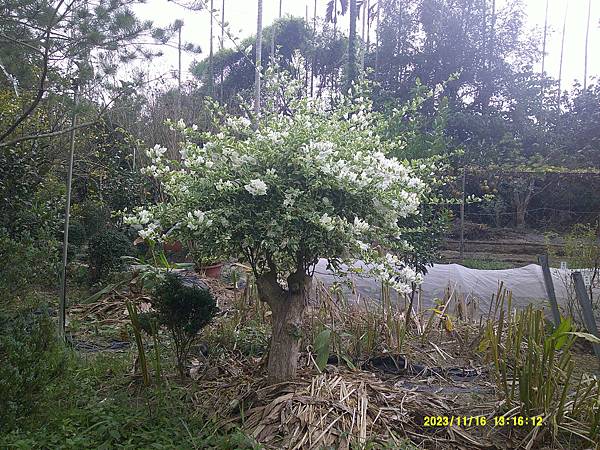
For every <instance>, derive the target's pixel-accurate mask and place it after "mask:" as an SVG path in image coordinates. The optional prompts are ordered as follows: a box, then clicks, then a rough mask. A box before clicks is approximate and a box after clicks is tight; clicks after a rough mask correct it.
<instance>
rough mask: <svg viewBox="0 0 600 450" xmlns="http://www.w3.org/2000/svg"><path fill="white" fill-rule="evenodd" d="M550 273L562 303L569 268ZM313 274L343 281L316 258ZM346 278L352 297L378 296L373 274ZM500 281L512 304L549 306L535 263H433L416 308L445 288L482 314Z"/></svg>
mask: <svg viewBox="0 0 600 450" xmlns="http://www.w3.org/2000/svg"><path fill="white" fill-rule="evenodd" d="M353 267H355V268H361V269H363V271H365V272H367V271H368V266H366V265H365V264H364V263H363V262H361V261H358V262H357V263H356V264H355V265H354V266H353ZM551 273H552V278H553V282H554V290H555V292H556V297H557V301H558V303H559V304H562V305H564V304H566V302H567V299H568V291H567V288H566V284H567V282H568V280H569V277H570V271H569V270H561V269H551ZM315 277H316V278H317V279H320V280H321V281H322V282H324V283H325V284H326V285H331V284H333V283H334V282H340V283H344V278H343V277H342V278H341V277H339V276H335V275H334V274H333V273H332V272H331V271H330V270H327V261H326V260H320V261H319V263H318V264H317V266H316V268H315ZM347 281H350V282H351V283H352V284H353V285H354V289H350V288H344V290H345V292H346V294H347V295H349V296H350V298H351V299H353V300H358V299H359V298H360V297H367V298H371V299H379V298H380V296H381V283H380V282H379V281H377V280H376V279H374V278H373V277H370V276H367V275H359V274H354V273H352V274H351V275H349V276H348V280H347ZM500 282H503V285H504V287H506V288H507V289H509V290H510V291H511V292H512V299H513V305H514V306H519V307H525V306H527V305H529V304H532V303H533V304H536V305H537V306H540V307H541V306H549V303H548V297H547V294H546V287H545V285H544V278H543V276H542V268H541V266H539V265H537V264H530V265H528V266H524V267H520V268H516V269H507V270H478V269H470V268H468V267H464V266H461V265H460V264H434V266H433V267H431V268H429V271H428V273H427V274H426V275H425V277H424V281H423V284H422V285H421V289H420V291H421V292H420V298H419V302H420V307H421V308H427V307H430V306H433V305H434V303H435V299H441V298H444V295H445V291H446V290H447V289H448V288H449V289H450V291H451V292H452V293H453V294H456V295H457V296H459V297H460V296H462V297H463V298H464V299H465V301H466V302H469V301H473V300H475V303H476V304H478V307H479V310H480V312H481V313H485V312H487V311H488V309H489V305H490V301H491V298H492V295H494V294H496V292H497V291H498V286H499V283H500ZM394 297H395V296H394Z"/></svg>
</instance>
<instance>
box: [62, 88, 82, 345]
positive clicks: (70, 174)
mask: <svg viewBox="0 0 600 450" xmlns="http://www.w3.org/2000/svg"><path fill="white" fill-rule="evenodd" d="M73 103H74V105H73V112H72V116H71V128H72V130H71V136H70V141H71V144H70V152H69V165H68V169H67V202H66V205H65V227H64V231H63V233H64V234H63V251H62V268H61V269H62V274H61V285H60V302H59V306H58V333H59V336H60V337H61V338H62V339H64V338H65V325H66V318H67V257H68V246H69V217H70V214H71V184H72V181H73V156H74V153H75V127H76V126H77V106H78V103H79V83H78V80H74V81H73Z"/></svg>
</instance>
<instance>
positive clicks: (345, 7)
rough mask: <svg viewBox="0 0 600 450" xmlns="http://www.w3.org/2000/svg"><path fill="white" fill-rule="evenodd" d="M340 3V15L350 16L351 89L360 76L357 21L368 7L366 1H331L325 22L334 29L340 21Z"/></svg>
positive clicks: (348, 73) (348, 72)
mask: <svg viewBox="0 0 600 450" xmlns="http://www.w3.org/2000/svg"><path fill="white" fill-rule="evenodd" d="M338 3H339V5H340V13H339V14H340V15H342V16H344V15H346V13H347V12H348V13H349V14H350V33H349V35H348V65H347V69H346V83H347V86H346V88H349V87H350V86H351V85H352V82H353V81H355V80H356V78H357V75H358V74H357V70H356V21H357V19H358V18H359V17H360V11H361V9H366V8H368V7H367V1H366V0H329V1H328V2H327V9H326V11H325V20H326V21H327V22H331V23H333V25H334V29H335V27H336V25H337V19H338V17H337V16H338V12H337V11H338V10H337V5H338ZM372 6H374V5H372ZM363 14H365V15H366V14H367V12H366V11H363ZM363 37H364V27H363Z"/></svg>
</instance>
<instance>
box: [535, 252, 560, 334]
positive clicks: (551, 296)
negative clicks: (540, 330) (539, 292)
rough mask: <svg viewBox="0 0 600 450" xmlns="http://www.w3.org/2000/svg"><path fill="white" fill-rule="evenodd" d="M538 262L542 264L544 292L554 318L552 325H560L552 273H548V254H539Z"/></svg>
mask: <svg viewBox="0 0 600 450" xmlns="http://www.w3.org/2000/svg"><path fill="white" fill-rule="evenodd" d="M538 262H539V263H540V266H542V275H543V276H544V285H545V286H546V294H548V300H549V301H550V307H551V308H552V317H553V318H554V325H555V326H556V327H558V326H559V325H560V311H559V310H558V303H557V301H556V293H555V292H554V283H553V282H552V274H551V273H550V264H549V263H548V255H539V256H538Z"/></svg>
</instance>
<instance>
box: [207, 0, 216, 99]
mask: <svg viewBox="0 0 600 450" xmlns="http://www.w3.org/2000/svg"><path fill="white" fill-rule="evenodd" d="M214 10H215V7H214V0H210V43H209V61H210V64H209V65H210V69H209V73H208V75H209V76H210V96H211V97H213V98H214V96H215V71H214V67H213V61H214V59H213V39H214V35H213V23H214V14H213V13H214Z"/></svg>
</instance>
